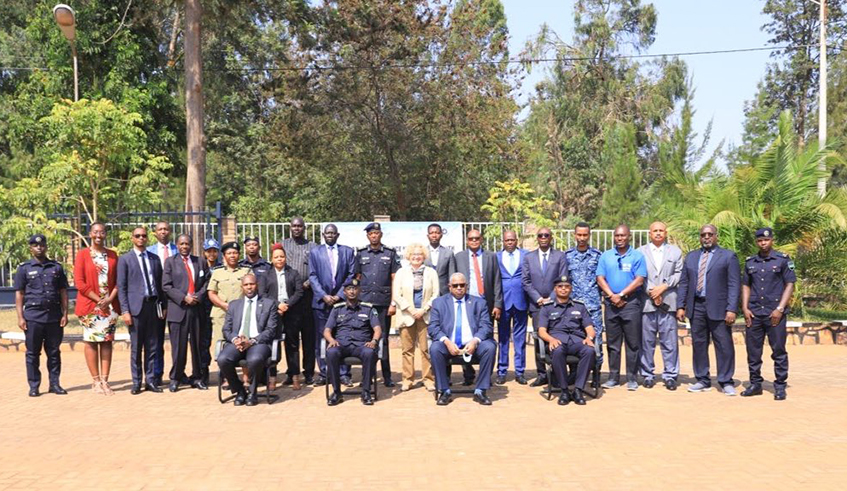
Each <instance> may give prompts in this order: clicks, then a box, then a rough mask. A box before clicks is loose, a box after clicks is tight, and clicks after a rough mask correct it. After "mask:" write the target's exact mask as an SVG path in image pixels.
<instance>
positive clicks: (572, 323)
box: [538, 276, 594, 406]
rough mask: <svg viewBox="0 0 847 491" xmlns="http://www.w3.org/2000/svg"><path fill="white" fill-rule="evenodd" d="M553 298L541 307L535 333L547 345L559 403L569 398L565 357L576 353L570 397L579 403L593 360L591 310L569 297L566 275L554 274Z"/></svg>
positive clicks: (583, 399) (582, 400)
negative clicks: (560, 392) (558, 389)
mask: <svg viewBox="0 0 847 491" xmlns="http://www.w3.org/2000/svg"><path fill="white" fill-rule="evenodd" d="M553 288H554V290H555V293H556V301H555V302H553V303H552V304H548V305H545V306H544V307H542V309H541V312H540V313H539V316H538V336H539V337H540V338H541V339H543V340H544V341H545V342H547V344H548V345H549V346H550V352H551V354H552V358H553V372H554V373H555V374H556V381H557V383H558V386H559V387H561V389H562V395H560V396H559V405H561V406H564V405H566V404H567V403H568V402H570V396H569V394H568V372H567V365H566V363H565V360H566V359H567V357H568V355H576V356H578V357H579V365H577V369H576V383H575V384H574V391H573V400H574V402H576V403H577V404H579V405H583V404H585V397H584V396H583V395H582V391H583V387H585V383H586V381H587V380H588V372H589V370H590V369H591V366H592V365H593V364H594V323H593V321H592V320H591V314H589V313H588V309H586V308H585V305H583V304H582V302H579V301H577V300H572V299H571V298H570V297H571V290H572V289H573V286H572V285H571V280H570V278H568V277H567V276H561V277H559V278H556V280H555V281H554V282H553Z"/></svg>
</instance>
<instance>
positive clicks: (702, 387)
mask: <svg viewBox="0 0 847 491" xmlns="http://www.w3.org/2000/svg"><path fill="white" fill-rule="evenodd" d="M710 390H712V386H710V385H706V384H704V383H703V382H697V383H696V384H691V385H689V386H688V392H708V391H710Z"/></svg>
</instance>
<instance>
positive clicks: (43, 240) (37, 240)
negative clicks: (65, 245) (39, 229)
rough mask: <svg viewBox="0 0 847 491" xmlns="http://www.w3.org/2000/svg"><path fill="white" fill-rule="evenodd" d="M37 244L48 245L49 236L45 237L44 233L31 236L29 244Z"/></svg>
mask: <svg viewBox="0 0 847 491" xmlns="http://www.w3.org/2000/svg"><path fill="white" fill-rule="evenodd" d="M35 244H38V245H43V246H46V245H47V237H45V236H44V235H43V234H33V235H32V236H31V237H30V238H29V245H35Z"/></svg>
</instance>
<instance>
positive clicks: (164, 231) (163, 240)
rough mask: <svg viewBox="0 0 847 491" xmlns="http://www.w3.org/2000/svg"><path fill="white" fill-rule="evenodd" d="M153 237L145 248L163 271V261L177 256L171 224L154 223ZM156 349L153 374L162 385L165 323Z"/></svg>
mask: <svg viewBox="0 0 847 491" xmlns="http://www.w3.org/2000/svg"><path fill="white" fill-rule="evenodd" d="M153 236H154V237H155V238H156V243H155V244H153V245H151V246H148V247H147V252H150V253H153V254H155V255H156V256H157V257H158V258H159V261H160V262H161V263H162V270H163V271H164V269H165V261H167V260H168V258H170V257H172V256H176V255H177V254H179V252H178V251H177V248H176V245H175V244H174V243H173V242H171V224H170V223H168V222H167V221H165V220H160V221H158V222H156V226H155V227H154V228H153ZM157 334H158V336H159V337H158V340H157V342H158V343H159V344H158V347H157V348H156V365H155V367H154V369H153V374H154V375H155V376H156V385H162V375H163V374H164V373H165V322H162V323H161V325H160V326H159V331H158V333H157Z"/></svg>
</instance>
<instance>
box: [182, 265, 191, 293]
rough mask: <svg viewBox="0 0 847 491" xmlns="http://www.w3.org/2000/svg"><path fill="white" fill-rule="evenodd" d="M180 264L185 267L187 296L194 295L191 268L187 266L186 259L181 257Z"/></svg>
mask: <svg viewBox="0 0 847 491" xmlns="http://www.w3.org/2000/svg"><path fill="white" fill-rule="evenodd" d="M182 263H183V264H184V265H185V273H186V274H187V275H188V294H189V295H194V275H193V274H192V273H191V267H190V266H189V265H188V257H186V256H182Z"/></svg>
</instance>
